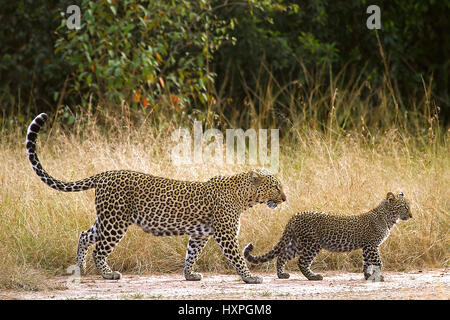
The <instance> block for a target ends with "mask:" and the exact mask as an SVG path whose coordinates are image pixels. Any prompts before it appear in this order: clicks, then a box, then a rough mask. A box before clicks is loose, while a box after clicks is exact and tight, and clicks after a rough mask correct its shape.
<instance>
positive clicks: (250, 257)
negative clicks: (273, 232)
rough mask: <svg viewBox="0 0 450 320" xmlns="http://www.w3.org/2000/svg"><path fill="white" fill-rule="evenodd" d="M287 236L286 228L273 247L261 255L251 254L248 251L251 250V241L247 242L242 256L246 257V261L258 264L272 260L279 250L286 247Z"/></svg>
mask: <svg viewBox="0 0 450 320" xmlns="http://www.w3.org/2000/svg"><path fill="white" fill-rule="evenodd" d="M288 237H290V235H289V232H288V230H286V231H285V232H284V233H283V236H282V237H281V239H280V241H278V243H277V244H276V245H275V247H274V248H273V249H272V250H270V251H269V252H267V253H265V254H263V255H261V256H253V255H251V253H250V252H252V250H253V248H254V246H253V243H251V242H250V243H249V244H248V245H246V246H245V248H244V252H243V253H244V257H245V259H247V261H248V262H251V263H254V264H259V263H263V262H267V261H270V260H272V259H273V258H275V257H277V256H278V255H279V254H280V253H281V251H282V250H283V249H284V248H285V247H286V240H288Z"/></svg>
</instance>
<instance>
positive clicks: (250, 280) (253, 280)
mask: <svg viewBox="0 0 450 320" xmlns="http://www.w3.org/2000/svg"><path fill="white" fill-rule="evenodd" d="M242 280H244V282H245V283H251V284H258V283H262V282H263V278H262V277H259V276H254V275H250V276H249V277H242Z"/></svg>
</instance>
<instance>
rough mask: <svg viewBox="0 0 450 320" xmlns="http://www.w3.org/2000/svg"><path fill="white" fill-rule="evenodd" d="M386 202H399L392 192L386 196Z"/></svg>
mask: <svg viewBox="0 0 450 320" xmlns="http://www.w3.org/2000/svg"><path fill="white" fill-rule="evenodd" d="M386 200H387V201H389V202H394V201H395V200H397V199H396V198H395V196H394V194H393V193H392V192H388V194H387V196H386Z"/></svg>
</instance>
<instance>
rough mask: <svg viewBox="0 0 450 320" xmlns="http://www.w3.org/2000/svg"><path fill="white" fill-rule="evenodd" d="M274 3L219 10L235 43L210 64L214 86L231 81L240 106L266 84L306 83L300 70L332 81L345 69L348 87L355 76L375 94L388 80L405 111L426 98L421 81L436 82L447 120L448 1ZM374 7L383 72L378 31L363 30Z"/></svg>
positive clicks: (434, 94)
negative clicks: (377, 9)
mask: <svg viewBox="0 0 450 320" xmlns="http://www.w3.org/2000/svg"><path fill="white" fill-rule="evenodd" d="M273 3H274V5H271V6H265V7H262V8H258V9H255V10H253V11H251V10H250V9H249V8H248V7H247V6H242V5H228V6H225V7H223V8H221V10H220V11H219V10H218V15H219V16H220V17H221V18H222V19H225V18H227V17H233V18H234V19H235V20H236V27H235V28H234V30H232V31H231V35H232V36H233V37H235V38H236V45H235V46H232V45H225V46H224V47H222V48H221V50H219V51H218V52H217V54H216V57H215V64H214V65H215V67H216V68H217V69H216V72H217V74H218V76H219V78H218V81H217V83H218V84H221V83H222V82H223V81H226V80H227V79H228V80H229V81H230V85H229V87H228V88H227V89H228V92H229V93H228V94H229V95H230V96H232V97H233V98H234V99H240V100H242V99H243V98H244V97H246V96H247V95H248V92H249V91H250V92H257V87H258V86H259V87H263V88H264V87H265V84H267V83H268V82H270V80H271V79H272V80H273V79H275V81H276V82H277V84H278V87H279V88H282V87H283V86H284V85H285V84H287V83H289V82H291V81H298V82H300V83H301V84H305V85H307V84H306V83H305V69H306V70H307V71H308V72H310V73H311V74H314V73H315V70H320V69H322V68H323V67H324V66H325V69H328V70H329V71H331V72H330V76H332V75H336V74H337V73H338V72H340V71H342V70H343V69H344V68H345V69H346V70H347V74H348V76H347V79H346V81H347V82H351V81H354V75H355V73H356V74H357V75H359V74H361V78H362V79H364V80H365V79H367V81H368V82H369V85H370V87H372V88H374V87H377V86H379V85H380V84H381V83H382V82H384V81H386V76H388V77H389V79H390V80H391V81H392V86H393V88H394V90H395V94H396V96H397V98H398V102H399V104H400V105H401V107H403V108H405V109H411V108H412V106H413V104H414V103H413V102H414V101H416V100H417V99H421V97H423V96H424V86H423V83H422V78H423V79H424V81H425V83H427V85H428V84H429V81H430V79H431V78H433V81H432V89H433V90H432V99H435V101H436V103H437V104H438V105H439V106H441V112H442V113H443V114H444V115H446V116H447V120H448V119H449V117H450V100H449V92H448V88H449V86H450V84H449V78H450V74H449V72H450V57H449V53H450V43H449V37H448V32H446V31H445V30H449V29H450V24H449V19H448V17H447V16H446V14H445V13H444V12H449V9H450V1H435V0H425V1H422V0H420V1H419V0H417V1H414V0H412V1H402V0H394V1H392V0H390V1H361V0H350V1H337V2H336V1H328V0H309V1H273ZM373 4H374V5H378V6H379V7H380V9H381V25H382V29H381V30H378V36H379V38H380V43H381V45H382V48H383V51H384V54H385V60H386V61H385V62H386V66H385V64H384V61H383V58H382V57H381V55H380V47H379V45H378V41H377V37H376V33H375V31H374V30H369V29H368V28H367V26H366V21H367V18H368V17H369V14H367V13H366V10H367V7H368V6H369V5H373ZM294 6H295V7H294ZM283 8H288V9H286V10H283ZM251 13H252V14H251ZM304 68H305V69H304ZM386 68H387V72H386ZM324 78H325V79H327V77H324ZM230 79H232V80H230ZM236 81H238V82H243V83H245V85H246V87H247V88H243V87H242V86H233V87H232V86H231V83H233V82H236ZM314 85H317V84H314ZM280 98H282V97H280ZM374 103H376V101H375V102H374ZM368 107H370V106H368Z"/></svg>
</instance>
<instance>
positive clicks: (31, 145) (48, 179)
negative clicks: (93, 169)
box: [26, 113, 97, 192]
mask: <svg viewBox="0 0 450 320" xmlns="http://www.w3.org/2000/svg"><path fill="white" fill-rule="evenodd" d="M47 120H48V116H47V115H46V114H45V113H41V114H40V115H38V116H37V117H36V118H34V120H33V121H32V122H31V124H30V125H29V127H28V131H27V138H26V148H27V154H28V159H29V160H30V162H31V166H32V167H33V170H34V172H36V174H37V175H38V176H39V178H41V180H42V181H43V182H45V183H46V184H47V185H49V186H50V187H51V188H53V189H56V190H59V191H66V192H71V191H83V190H88V189H91V188H95V186H96V180H97V179H96V176H92V177H90V178H86V179H83V180H79V181H75V182H63V181H60V180H58V179H55V178H53V177H52V176H50V175H49V174H48V173H47V171H45V170H44V168H42V165H41V163H40V161H39V158H38V156H37V154H36V138H37V135H38V133H39V130H40V129H41V127H42V126H43V125H44V123H45V122H46V121H47Z"/></svg>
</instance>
